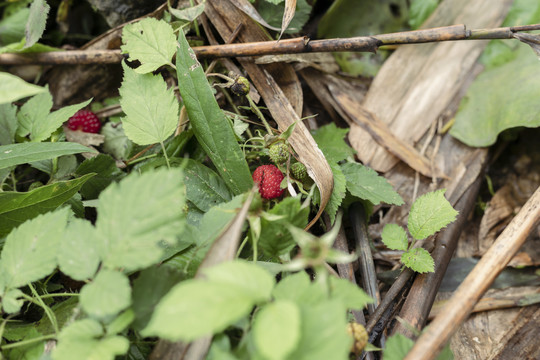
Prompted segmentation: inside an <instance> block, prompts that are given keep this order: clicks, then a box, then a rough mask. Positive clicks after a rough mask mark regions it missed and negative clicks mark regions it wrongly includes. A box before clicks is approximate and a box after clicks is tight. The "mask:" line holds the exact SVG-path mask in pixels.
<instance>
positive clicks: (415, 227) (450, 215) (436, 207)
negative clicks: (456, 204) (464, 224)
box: [407, 189, 459, 240]
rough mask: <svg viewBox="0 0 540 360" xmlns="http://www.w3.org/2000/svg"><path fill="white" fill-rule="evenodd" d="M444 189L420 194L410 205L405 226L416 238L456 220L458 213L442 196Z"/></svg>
mask: <svg viewBox="0 0 540 360" xmlns="http://www.w3.org/2000/svg"><path fill="white" fill-rule="evenodd" d="M445 192H446V189H441V190H437V191H433V192H429V193H427V194H424V195H422V196H420V197H419V198H418V199H416V201H415V202H414V204H413V205H412V207H411V211H410V213H409V220H408V223H407V227H408V229H409V232H410V233H411V235H412V236H413V238H415V239H416V240H421V239H425V238H427V237H428V236H430V235H433V234H435V233H436V232H437V231H439V230H441V229H442V228H444V227H445V226H446V225H448V224H450V223H451V222H452V221H454V220H456V216H457V215H458V214H459V213H458V212H457V211H456V210H454V208H453V207H452V205H451V204H450V203H449V202H448V200H446V198H445V197H444V193H445Z"/></svg>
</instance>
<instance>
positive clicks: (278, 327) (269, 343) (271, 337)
mask: <svg viewBox="0 0 540 360" xmlns="http://www.w3.org/2000/svg"><path fill="white" fill-rule="evenodd" d="M300 323H301V319H300V309H299V307H298V305H296V304H295V303H294V302H292V301H287V300H277V301H275V302H273V303H270V304H268V305H266V306H264V307H262V308H261V309H260V310H259V312H258V313H257V315H256V317H255V321H254V323H253V339H254V342H255V345H256V347H257V349H258V350H259V352H260V354H261V355H262V356H263V357H264V358H265V359H269V360H280V359H286V358H287V356H288V355H289V354H290V353H291V352H292V351H293V350H294V348H295V347H296V345H297V344H298V341H299V340H300Z"/></svg>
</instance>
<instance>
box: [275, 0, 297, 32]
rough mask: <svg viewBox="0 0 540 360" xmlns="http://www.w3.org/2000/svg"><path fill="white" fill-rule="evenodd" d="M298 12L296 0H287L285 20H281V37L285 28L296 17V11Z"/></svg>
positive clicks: (284, 13)
mask: <svg viewBox="0 0 540 360" xmlns="http://www.w3.org/2000/svg"><path fill="white" fill-rule="evenodd" d="M295 12H296V0H285V11H284V12H283V20H281V32H280V33H279V38H280V39H281V36H283V33H284V32H285V30H287V27H288V26H289V24H290V23H291V21H292V19H293V18H294V13H295Z"/></svg>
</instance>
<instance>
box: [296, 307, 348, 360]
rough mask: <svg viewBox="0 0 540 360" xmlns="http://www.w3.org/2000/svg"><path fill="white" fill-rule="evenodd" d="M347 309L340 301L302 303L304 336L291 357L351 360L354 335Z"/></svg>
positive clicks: (318, 359) (297, 358)
mask: <svg viewBox="0 0 540 360" xmlns="http://www.w3.org/2000/svg"><path fill="white" fill-rule="evenodd" d="M346 312H347V311H346V308H345V307H344V306H343V304H342V303H341V302H340V301H338V300H326V301H320V302H318V303H317V304H314V305H304V306H301V319H302V325H301V331H300V333H301V337H300V341H299V342H298V345H297V346H296V349H295V351H294V352H293V353H292V354H291V355H290V356H289V357H288V359H291V360H292V359H294V360H328V359H333V360H346V359H348V358H349V356H348V355H349V349H350V346H351V343H352V338H351V337H350V336H349V335H348V334H347V330H346V328H347V321H346Z"/></svg>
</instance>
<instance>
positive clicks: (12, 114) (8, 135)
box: [0, 104, 17, 145]
mask: <svg viewBox="0 0 540 360" xmlns="http://www.w3.org/2000/svg"><path fill="white" fill-rule="evenodd" d="M16 132H17V107H16V106H15V105H12V104H0V145H9V144H12V143H13V142H14V140H15V133H16Z"/></svg>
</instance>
